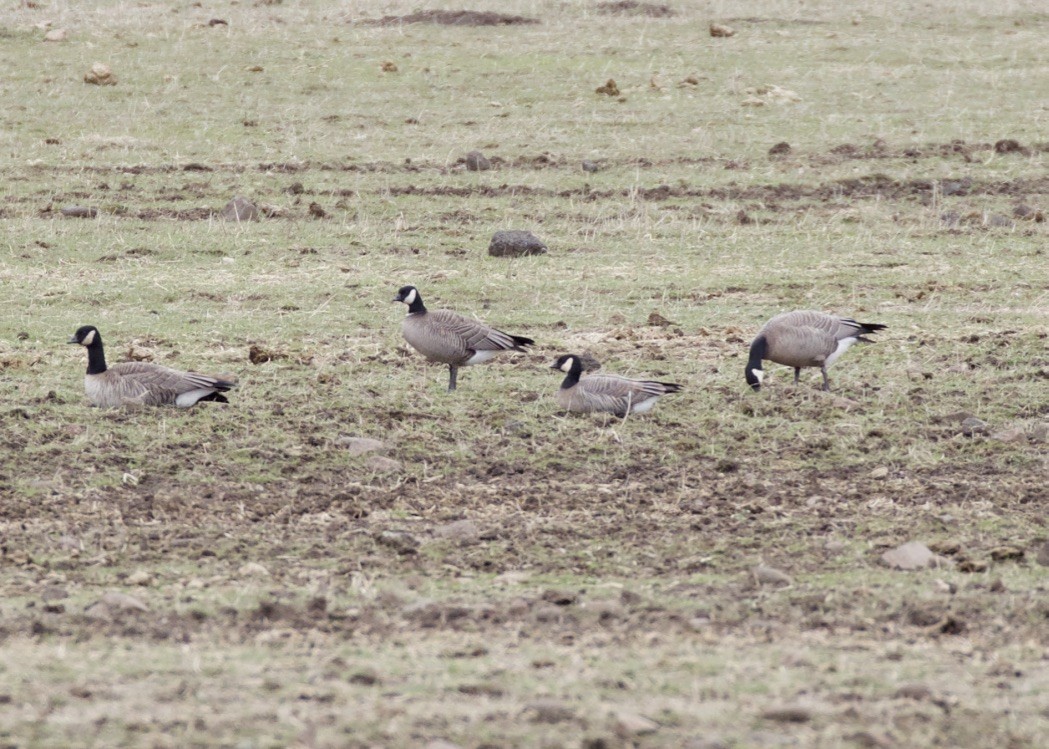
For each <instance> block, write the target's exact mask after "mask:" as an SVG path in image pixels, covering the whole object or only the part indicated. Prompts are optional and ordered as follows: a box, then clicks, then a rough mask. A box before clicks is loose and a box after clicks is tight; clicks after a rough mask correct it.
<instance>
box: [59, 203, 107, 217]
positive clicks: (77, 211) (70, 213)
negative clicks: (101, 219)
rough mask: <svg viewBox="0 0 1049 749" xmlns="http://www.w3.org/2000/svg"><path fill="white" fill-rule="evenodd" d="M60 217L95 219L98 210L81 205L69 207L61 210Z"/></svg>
mask: <svg viewBox="0 0 1049 749" xmlns="http://www.w3.org/2000/svg"><path fill="white" fill-rule="evenodd" d="M62 215H63V216H65V217H66V218H95V217H96V216H98V209H97V208H89V207H87V206H83V205H70V206H66V207H65V208H63V209H62Z"/></svg>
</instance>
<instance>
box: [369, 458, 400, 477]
mask: <svg viewBox="0 0 1049 749" xmlns="http://www.w3.org/2000/svg"><path fill="white" fill-rule="evenodd" d="M364 465H365V466H366V467H367V468H369V469H370V470H372V471H375V472H376V473H391V472H393V471H399V470H401V468H402V465H401V461H399V460H395V459H394V458H387V457H386V456H385V455H370V456H369V457H368V460H366V461H365V462H364Z"/></svg>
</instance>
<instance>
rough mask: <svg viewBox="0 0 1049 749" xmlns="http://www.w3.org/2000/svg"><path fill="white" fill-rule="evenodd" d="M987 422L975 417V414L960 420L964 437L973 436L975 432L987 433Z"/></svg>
mask: <svg viewBox="0 0 1049 749" xmlns="http://www.w3.org/2000/svg"><path fill="white" fill-rule="evenodd" d="M987 432H988V428H987V422H986V421H983V420H982V419H977V418H976V417H975V416H970V417H969V418H967V419H965V420H964V421H962V434H964V435H965V436H966V437H973V436H975V435H977V434H987Z"/></svg>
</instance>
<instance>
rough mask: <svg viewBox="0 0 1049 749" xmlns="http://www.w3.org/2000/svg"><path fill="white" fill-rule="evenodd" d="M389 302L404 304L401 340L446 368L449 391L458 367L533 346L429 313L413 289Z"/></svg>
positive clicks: (441, 312)
mask: <svg viewBox="0 0 1049 749" xmlns="http://www.w3.org/2000/svg"><path fill="white" fill-rule="evenodd" d="M393 301H395V302H404V303H405V304H407V305H408V316H407V317H405V318H404V322H403V323H401V332H402V333H403V334H404V340H406V341H408V343H410V344H411V346H412V348H414V349H415V350H416V351H418V352H419V353H420V354H422V355H423V356H425V357H426V358H427V359H429V360H430V361H436V362H441V363H442V364H447V365H448V389H449V390H455V381H456V378H457V377H458V375H459V367H465V366H469V365H470V364H480V363H482V362H486V361H488V360H489V359H491V358H493V357H494V356H495V355H496V354H498V353H499V352H500V351H524V352H527V351H528V349H527V348H525V347H526V346H531V345H532V344H533V343H535V341H533V340H532V339H531V338H524V337H523V336H517V335H509V334H508V333H504V332H502V331H501V330H496V329H495V328H491V327H489V326H487V325H485V324H484V323H482V322H479V321H477V320H471V319H469V318H466V317H463V316H462V315H457V314H456V313H454V312H450V311H448V310H434V311H433V312H430V311H429V310H427V309H426V305H424V304H423V299H422V297H421V296H419V290H418V289H416V288H415V287H414V286H404V287H402V288H401V290H400V291H398V292H397V296H396V297H394V299H393Z"/></svg>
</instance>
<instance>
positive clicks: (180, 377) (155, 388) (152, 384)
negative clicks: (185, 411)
mask: <svg viewBox="0 0 1049 749" xmlns="http://www.w3.org/2000/svg"><path fill="white" fill-rule="evenodd" d="M109 369H110V371H112V372H115V373H117V374H119V375H120V382H119V387H120V388H121V389H122V390H123V391H125V392H127V396H128V399H129V400H130V399H134V400H138V401H140V402H142V403H143V404H145V405H155V406H159V405H163V404H167V403H174V402H175V399H176V398H177V397H178V396H179V394H181V393H186V392H189V391H190V390H201V389H212V390H228V389H229V388H230V387H231V385H232V383H229V382H225V381H223V380H219V379H217V378H215V377H210V376H208V375H203V374H199V373H197V372H182V371H180V370H177V369H171V368H170V367H164V366H161V365H159V364H150V363H148V362H122V363H120V364H114V365H113V366H112V367H110V368H109Z"/></svg>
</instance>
